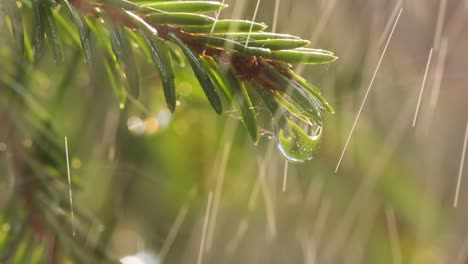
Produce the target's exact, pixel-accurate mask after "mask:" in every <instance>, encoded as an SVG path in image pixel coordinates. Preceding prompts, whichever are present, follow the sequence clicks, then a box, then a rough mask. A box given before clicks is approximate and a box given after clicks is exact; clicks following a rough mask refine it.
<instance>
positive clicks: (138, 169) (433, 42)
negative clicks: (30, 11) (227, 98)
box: [0, 0, 468, 264]
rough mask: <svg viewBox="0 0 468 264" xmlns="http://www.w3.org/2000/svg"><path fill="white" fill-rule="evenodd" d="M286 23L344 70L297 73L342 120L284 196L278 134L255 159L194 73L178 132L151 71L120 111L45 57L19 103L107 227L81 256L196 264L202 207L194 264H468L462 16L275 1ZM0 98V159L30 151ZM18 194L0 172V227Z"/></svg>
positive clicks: (186, 86)
mask: <svg viewBox="0 0 468 264" xmlns="http://www.w3.org/2000/svg"><path fill="white" fill-rule="evenodd" d="M226 3H227V4H229V5H230V7H229V8H228V9H226V10H224V11H223V12H222V13H221V17H223V18H242V19H252V17H253V13H254V9H255V5H256V1H243V0H227V1H226ZM275 4H276V1H274V0H268V1H265V0H264V1H261V3H260V9H259V13H258V15H257V17H256V21H262V22H265V23H267V24H268V25H272V24H273V21H274V11H275ZM279 7H280V8H279V13H278V23H277V25H276V28H275V29H276V31H277V32H281V33H290V34H294V35H298V36H301V37H302V38H304V39H309V40H311V42H312V44H311V46H312V47H314V48H323V49H327V50H331V51H333V52H335V54H336V55H337V56H338V57H339V60H337V61H336V62H334V63H332V64H329V65H326V66H305V67H304V66H297V67H295V68H296V70H297V71H299V72H302V74H303V76H304V77H305V78H306V79H307V80H309V81H310V82H311V83H314V84H316V85H317V86H318V87H319V88H320V89H321V90H322V91H323V93H324V95H325V98H327V100H328V101H329V102H330V104H331V105H332V106H333V107H334V109H335V112H336V114H334V115H328V116H327V117H326V121H325V127H324V140H323V142H322V146H321V148H320V150H319V152H318V153H317V155H316V156H315V158H314V159H313V160H312V161H310V162H306V163H304V164H288V166H287V170H286V172H287V173H286V174H287V185H286V188H285V190H284V191H283V184H284V176H285V173H284V172H285V165H286V163H285V160H284V158H283V157H282V156H281V154H280V153H279V152H278V151H277V150H276V148H275V140H274V138H272V134H271V132H270V131H271V127H269V126H268V125H265V127H264V131H263V134H264V136H263V137H262V139H261V140H260V142H259V143H258V144H257V145H256V146H255V145H254V144H253V142H252V140H251V139H250V137H249V136H248V133H247V130H246V129H245V128H244V126H243V125H242V123H241V122H240V121H239V118H238V115H237V113H236V112H235V111H233V110H232V111H231V110H225V112H224V113H223V115H221V116H217V115H216V114H215V113H214V111H212V109H211V107H210V106H209V103H208V102H207V101H206V99H205V97H204V95H203V93H202V90H201V89H200V87H199V85H198V83H197V82H196V80H195V79H194V76H193V74H192V72H191V70H190V69H189V68H188V67H187V68H184V67H182V66H183V65H178V66H177V69H176V70H177V72H178V76H177V89H178V92H179V103H180V105H179V106H178V108H177V110H176V112H175V113H174V114H173V115H171V114H170V112H169V111H168V110H166V108H165V102H164V96H163V93H162V89H161V86H160V80H159V77H158V75H157V73H156V71H155V70H154V68H152V67H148V66H147V65H148V64H147V62H145V61H143V59H142V61H141V67H140V68H139V70H140V74H141V76H142V89H141V95H140V98H139V99H138V100H130V101H128V103H127V106H126V107H125V109H123V110H121V109H120V108H119V103H118V100H117V98H116V96H115V95H114V93H113V91H112V88H111V87H110V85H109V84H108V81H107V80H105V78H104V77H103V76H105V72H104V71H105V70H104V69H93V70H94V71H93V72H92V74H90V72H89V70H88V66H87V65H85V64H84V62H83V59H82V57H81V54H80V53H79V51H75V50H71V49H70V50H65V54H66V62H65V64H64V65H63V66H60V67H57V66H55V65H54V64H53V62H52V61H51V60H50V56H47V57H46V58H45V59H42V60H41V61H40V62H38V63H37V64H38V65H36V67H35V69H28V70H27V72H26V73H27V74H25V75H24V78H23V85H24V86H25V87H27V88H28V89H29V91H30V93H31V95H32V98H29V99H28V101H29V104H31V105H36V104H37V105H41V107H37V108H34V109H36V110H35V111H38V113H39V115H40V114H41V113H40V111H45V112H48V113H49V114H50V116H51V117H52V123H53V126H54V127H55V128H56V129H57V131H58V134H59V139H58V142H62V138H63V136H67V138H68V143H69V147H70V158H71V165H72V168H71V175H72V178H73V179H74V180H75V181H77V182H78V183H79V184H78V185H76V186H75V187H74V189H73V198H74V202H75V204H76V205H77V206H81V207H83V208H85V209H86V210H87V211H89V213H90V214H93V215H96V219H97V222H98V223H99V224H95V225H94V226H92V228H90V229H89V230H86V232H87V234H88V235H89V237H88V238H89V240H90V241H100V243H103V244H107V243H108V245H109V249H110V250H111V251H112V253H113V254H115V255H116V256H118V257H119V258H124V257H126V256H127V257H126V258H124V260H125V261H126V262H125V263H146V264H154V263H160V261H163V262H164V263H196V261H197V258H198V257H199V249H200V243H201V241H202V238H204V235H203V232H202V231H203V229H204V221H205V215H206V212H207V206H208V201H210V202H211V203H209V204H210V205H211V206H210V208H211V209H210V211H209V212H210V214H209V216H210V217H209V222H208V223H209V224H208V232H207V235H206V240H204V241H205V242H204V243H205V244H204V245H205V249H204V253H203V263H307V264H309V263H346V264H348V263H349V264H351V263H411V264H420V263H421V264H422V263H460V264H461V263H467V254H468V239H467V235H468V233H467V232H468V228H467V225H466V221H467V220H468V219H467V214H466V211H467V209H468V192H466V191H465V190H466V186H467V185H466V184H465V182H463V181H462V182H461V189H460V196H459V201H458V206H457V208H454V206H453V201H454V195H455V189H456V183H457V176H458V173H459V168H460V157H461V153H462V148H463V140H464V134H465V128H466V124H467V120H468V111H467V110H468V89H467V85H466V83H467V79H468V75H467V69H468V53H467V52H466V51H465V47H467V46H468V27H467V23H468V21H467V15H468V13H467V12H468V2H467V1H463V0H440V1H435V0H402V1H398V0H392V1H390V0H388V1H387V0H380V1H372V0H353V1H336V0H327V1H325V0H323V1H320V0H316V1H310V0H289V1H288V0H282V1H280V2H279ZM400 8H402V13H401V17H400V19H399V21H398V24H397V25H396V28H395V32H394V34H393V37H392V39H391V41H390V43H389V45H388V48H387V50H386V54H385V56H384V57H383V60H382V63H381V65H380V69H379V71H378V72H377V75H376V78H375V81H374V83H373V86H372V90H371V91H370V93H369V96H368V98H367V99H368V100H367V102H366V103H365V105H364V107H363V111H362V114H361V116H360V119H359V120H358V123H357V126H356V129H355V131H354V134H353V136H352V138H351V141H350V144H349V146H348V148H347V151H346V152H345V154H344V156H343V161H342V163H341V166H340V167H339V170H338V171H337V173H335V168H336V166H337V162H338V160H339V158H340V154H341V152H342V151H343V148H344V145H345V142H346V139H347V137H348V135H349V132H350V130H351V127H352V125H353V122H354V120H355V118H356V114H357V113H358V110H359V108H360V106H361V103H362V100H363V97H364V95H365V93H366V89H367V88H368V86H369V83H370V81H371V79H372V77H373V74H374V71H375V69H376V66H377V64H378V62H379V59H380V56H381V55H382V52H383V50H384V47H385V43H386V41H387V38H388V36H389V34H390V30H391V28H392V26H393V23H394V22H395V19H396V17H397V14H398V12H399V11H400ZM270 29H272V28H271V27H270ZM1 38H2V37H1V36H0V39H1ZM431 48H433V52H432V59H431V63H430V67H429V70H428V74H427V80H426V85H425V89H424V93H423V95H422V100H421V107H420V109H419V115H418V118H417V120H416V124H415V126H414V127H413V119H414V114H415V110H416V106H417V102H418V96H419V94H420V89H421V85H422V82H423V77H424V73H425V69H426V64H427V61H428V56H429V52H430V50H431ZM0 49H1V50H2V52H1V53H2V60H4V62H5V63H0V65H8V63H7V61H10V62H11V63H12V64H14V61H15V58H14V55H12V54H10V53H9V50H8V49H6V48H5V47H1V48H0ZM47 58H49V59H47ZM6 67H7V66H5V68H4V69H0V70H2V71H3V70H5V71H8V68H6ZM0 89H2V90H0V97H3V98H2V100H1V101H0V147H1V148H7V147H8V149H16V148H26V149H27V148H28V147H31V145H32V146H34V144H37V142H35V141H34V140H33V138H34V136H35V134H34V132H31V133H30V135H29V136H30V137H28V131H29V129H31V128H30V127H32V126H31V125H30V124H29V123H27V122H26V123H25V122H23V119H24V118H23V117H20V116H21V107H15V100H13V99H12V98H11V97H8V92H6V90H4V89H6V88H5V87H0ZM257 111H258V114H259V116H267V115H268V111H267V110H266V109H263V108H262V107H258V108H257ZM18 120H19V121H18ZM23 123H24V124H23ZM21 124H23V125H21ZM19 131H21V132H19ZM36 138H37V137H36ZM2 151H3V150H2ZM63 159H64V164H65V156H63ZM13 160H14V155H13ZM464 163H465V164H466V161H465V162H464ZM15 168H16V169H17V170H18V168H17V167H15ZM0 173H2V172H0ZM15 173H16V174H21V173H22V172H21V170H20V171H16V172H15ZM464 174H465V175H466V172H465V173H464ZM21 179H24V178H23V177H21V178H20V181H17V183H16V185H15V186H17V188H21V186H23V185H22V184H21ZM18 182H19V183H18ZM11 186H12V183H11V178H9V176H7V175H6V174H5V173H3V176H2V181H1V185H0V187H1V188H2V189H3V190H4V191H3V190H2V191H1V196H0V202H1V203H0V209H2V210H3V209H4V208H6V206H3V204H5V203H6V202H7V201H9V199H10V195H9V191H8V190H10V189H11V188H12V187H11ZM62 190H63V192H64V193H65V195H68V193H67V189H66V188H63V189H62ZM5 212H6V209H5ZM5 228H6V227H5V226H4V229H5ZM5 232H6V231H3V233H5ZM1 235H2V229H1V228H0V236H1ZM142 252H144V254H146V256H147V260H146V262H145V261H143V260H141V261H142V262H131V261H136V260H135V257H133V258H131V257H128V256H131V255H136V254H139V256H140V259H143V257H141V256H142ZM144 254H143V255H144ZM148 255H150V256H152V257H148ZM148 258H149V259H152V260H148ZM132 259H133V260H132Z"/></svg>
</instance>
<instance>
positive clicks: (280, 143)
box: [275, 118, 322, 163]
mask: <svg viewBox="0 0 468 264" xmlns="http://www.w3.org/2000/svg"><path fill="white" fill-rule="evenodd" d="M275 134H276V147H277V148H278V149H279V151H280V152H281V153H282V154H283V155H284V157H285V158H286V159H287V160H288V161H290V162H293V163H302V162H304V161H306V160H311V159H312V158H313V157H314V155H315V153H316V152H317V150H318V149H319V147H320V142H321V139H322V126H321V125H318V124H316V123H313V122H306V121H304V120H302V119H299V118H291V119H288V120H287V123H286V124H285V125H283V126H281V127H280V126H277V127H276V129H275Z"/></svg>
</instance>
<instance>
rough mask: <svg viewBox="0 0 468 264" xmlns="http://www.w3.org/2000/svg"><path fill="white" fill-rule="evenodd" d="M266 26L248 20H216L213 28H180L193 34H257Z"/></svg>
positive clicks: (207, 26) (211, 26)
mask: <svg viewBox="0 0 468 264" xmlns="http://www.w3.org/2000/svg"><path fill="white" fill-rule="evenodd" d="M266 28H267V26H266V25H265V24H263V23H256V22H252V21H248V20H235V19H224V20H218V21H217V22H216V24H215V26H214V28H213V25H204V26H195V25H187V26H182V27H181V29H182V30H183V31H187V32H193V33H210V32H211V31H212V30H213V33H227V32H233V31H234V32H249V31H250V29H252V30H251V31H252V32H258V31H262V30H264V29H266Z"/></svg>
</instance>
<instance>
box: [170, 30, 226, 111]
mask: <svg viewBox="0 0 468 264" xmlns="http://www.w3.org/2000/svg"><path fill="white" fill-rule="evenodd" d="M168 36H169V39H170V40H171V41H173V42H174V43H175V44H177V45H178V46H179V47H180V48H181V49H182V51H183V52H184V54H185V56H186V57H187V60H188V61H189V63H190V66H191V67H192V70H193V72H194V74H195V76H196V77H197V79H198V82H199V83H200V85H201V87H202V89H203V91H204V92H205V95H206V97H207V98H208V101H210V103H211V105H212V106H213V108H214V110H215V111H216V113H218V114H221V113H222V111H223V109H222V106H221V100H220V99H219V96H218V94H217V93H216V90H215V88H214V86H213V83H212V82H211V80H210V77H209V76H208V73H207V72H206V70H205V68H204V67H203V64H202V62H201V61H200V57H199V55H198V54H196V53H195V52H194V51H192V50H191V49H190V48H189V47H187V46H186V45H185V43H184V42H183V41H181V40H180V39H179V38H178V37H177V36H176V35H175V34H174V33H169V34H168Z"/></svg>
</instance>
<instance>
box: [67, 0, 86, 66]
mask: <svg viewBox="0 0 468 264" xmlns="http://www.w3.org/2000/svg"><path fill="white" fill-rule="evenodd" d="M63 3H65V6H66V7H67V9H68V10H69V12H70V14H71V16H72V19H73V22H74V24H75V25H76V27H77V28H78V32H79V35H80V41H81V47H82V48H83V51H84V55H85V60H86V63H88V64H89V63H90V62H91V58H92V56H93V51H92V44H91V39H90V38H91V32H90V29H89V27H88V24H87V23H86V19H85V18H84V17H83V16H82V15H81V13H79V12H78V11H77V10H76V9H75V7H73V6H72V5H71V4H70V2H68V0H63Z"/></svg>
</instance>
